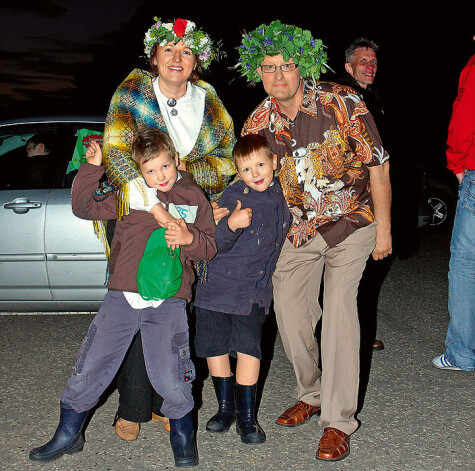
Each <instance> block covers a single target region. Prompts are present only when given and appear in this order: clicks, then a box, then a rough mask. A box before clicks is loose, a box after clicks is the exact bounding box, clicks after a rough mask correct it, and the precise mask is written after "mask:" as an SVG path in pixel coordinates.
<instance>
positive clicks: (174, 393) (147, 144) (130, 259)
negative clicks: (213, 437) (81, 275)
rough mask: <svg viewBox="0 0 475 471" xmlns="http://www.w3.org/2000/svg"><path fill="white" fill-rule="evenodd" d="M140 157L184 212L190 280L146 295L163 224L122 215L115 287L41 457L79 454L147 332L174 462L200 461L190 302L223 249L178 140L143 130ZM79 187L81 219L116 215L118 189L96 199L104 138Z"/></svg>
mask: <svg viewBox="0 0 475 471" xmlns="http://www.w3.org/2000/svg"><path fill="white" fill-rule="evenodd" d="M132 155H133V157H134V160H135V161H136V163H137V166H138V168H139V169H140V171H141V173H142V175H143V176H144V178H145V181H146V183H147V185H148V186H149V187H150V188H156V189H157V190H158V191H157V196H158V198H159V200H160V201H161V202H162V203H163V204H164V205H166V208H167V209H169V210H170V209H174V210H176V211H177V212H178V214H180V215H182V216H183V220H181V221H178V222H176V223H171V224H169V226H168V229H167V230H166V233H165V238H166V240H167V242H168V243H169V244H170V245H172V246H179V247H180V260H181V263H182V266H183V273H182V277H181V278H182V283H181V287H180V288H179V290H178V292H177V293H176V294H175V295H174V296H173V297H172V298H169V299H164V300H152V301H146V300H144V299H143V298H142V297H141V296H140V295H139V294H138V289H137V269H138V266H139V262H140V259H141V257H142V255H143V253H144V250H145V246H146V244H147V241H148V239H149V237H150V235H151V234H152V233H153V232H154V231H155V230H156V229H157V222H156V221H155V219H154V217H153V216H152V215H151V214H150V213H148V212H146V211H137V210H133V209H131V210H130V213H129V214H128V215H127V216H124V218H123V220H121V221H118V222H117V226H116V229H115V232H114V238H113V240H112V244H111V255H110V261H109V271H110V275H109V282H108V289H109V291H108V293H107V294H106V297H105V299H104V303H103V305H102V307H101V309H100V310H99V312H98V313H97V315H96V317H95V318H94V320H93V321H92V324H91V326H90V327H89V331H88V333H87V335H86V337H85V339H84V341H83V343H82V346H81V348H80V350H79V353H78V356H77V361H76V365H75V368H74V372H73V374H72V375H71V376H70V378H69V380H68V382H67V384H66V388H65V390H64V392H63V395H62V398H61V416H60V423H59V426H58V428H57V430H56V433H55V435H54V436H53V438H52V439H51V440H50V441H49V442H48V443H47V444H45V445H43V446H42V447H39V448H35V449H33V450H32V451H31V452H30V459H32V460H34V461H52V460H54V459H56V458H59V457H60V456H62V455H63V454H65V453H67V454H72V453H75V452H79V451H81V450H82V449H83V446H84V432H83V428H84V423H85V421H86V418H87V413H88V411H89V410H91V409H92V408H93V407H94V406H95V405H96V404H97V402H98V400H99V398H100V396H101V394H102V393H103V392H104V391H105V389H106V388H107V387H108V385H109V384H110V383H111V381H112V380H113V378H114V376H115V375H116V373H117V371H118V369H119V367H120V365H121V363H122V361H123V359H124V357H125V354H126V352H127V350H128V348H129V346H130V344H131V342H132V339H133V338H134V335H135V334H136V333H137V332H138V331H139V330H140V332H141V336H142V344H143V350H144V357H145V364H146V367H147V374H148V376H149V379H150V382H151V383H152V385H153V387H154V389H155V390H156V391H157V392H158V393H159V394H160V395H161V396H162V397H163V398H164V402H163V405H162V408H161V409H162V411H163V413H164V414H165V415H166V416H167V417H169V418H170V427H171V433H170V442H171V445H172V449H173V453H174V456H175V465H176V466H179V467H182V466H194V465H197V464H198V453H197V449H196V442H195V436H194V427H193V423H192V419H191V410H192V409H193V405H194V403H193V397H192V394H191V382H192V381H193V379H194V377H195V369H194V365H193V363H192V361H191V359H190V349H189V339H188V322H187V315H186V303H187V301H190V299H191V285H192V283H193V280H194V274H193V268H192V262H193V261H200V260H210V259H211V258H213V256H214V255H215V254H216V243H215V240H214V233H215V224H214V220H213V213H212V210H211V206H210V205H209V203H208V201H207V199H206V197H205V195H204V193H203V192H202V190H201V189H200V187H199V186H198V185H196V183H194V182H193V180H192V178H191V176H190V175H189V174H188V173H187V172H182V171H180V172H179V171H178V170H177V168H178V157H177V154H176V151H175V148H174V146H173V142H172V141H171V139H170V138H169V137H168V136H167V135H166V134H165V133H163V132H161V131H159V130H157V129H151V128H145V129H141V130H139V131H138V132H137V134H136V136H135V138H134V143H133V145H132ZM86 158H87V161H88V162H87V163H84V164H82V165H81V167H80V169H79V172H78V175H77V177H76V180H75V182H74V185H73V189H72V206H73V212H74V214H75V215H76V216H78V217H80V218H83V219H92V220H108V219H114V218H115V217H116V197H115V195H111V196H109V197H108V198H106V199H105V200H101V201H96V200H95V199H94V195H95V190H96V188H97V187H98V183H99V180H100V178H101V177H102V175H103V172H104V169H103V167H102V165H101V163H102V153H101V151H100V148H99V146H97V144H95V143H94V144H93V148H92V149H89V150H88V152H87V154H86Z"/></svg>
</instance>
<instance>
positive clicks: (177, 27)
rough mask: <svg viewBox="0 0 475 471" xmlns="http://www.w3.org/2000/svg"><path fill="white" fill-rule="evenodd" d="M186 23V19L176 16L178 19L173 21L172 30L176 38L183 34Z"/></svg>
mask: <svg viewBox="0 0 475 471" xmlns="http://www.w3.org/2000/svg"><path fill="white" fill-rule="evenodd" d="M187 23H188V21H186V20H182V19H181V18H178V20H176V21H175V24H174V25H173V31H175V34H176V36H177V38H181V37H182V36H184V35H185V31H186V25H187Z"/></svg>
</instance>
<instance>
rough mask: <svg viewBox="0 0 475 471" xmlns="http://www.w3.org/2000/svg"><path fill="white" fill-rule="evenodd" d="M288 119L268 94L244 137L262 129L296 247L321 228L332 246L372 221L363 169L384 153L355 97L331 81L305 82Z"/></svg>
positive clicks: (363, 107) (370, 119)
mask: <svg viewBox="0 0 475 471" xmlns="http://www.w3.org/2000/svg"><path fill="white" fill-rule="evenodd" d="M303 86H304V90H303V92H304V93H303V99H302V103H301V105H300V110H299V112H298V114H297V116H296V117H295V119H294V120H293V121H292V120H291V119H290V118H288V117H287V116H285V115H284V114H283V113H281V112H280V109H279V105H278V103H277V101H276V100H275V98H273V97H267V98H266V99H265V100H264V101H263V102H262V103H261V104H260V105H259V106H258V107H257V108H256V109H255V110H254V111H253V112H252V114H251V115H250V116H249V118H248V119H247V120H246V123H245V124H244V127H243V130H242V134H243V135H245V134H250V133H254V134H261V135H263V136H265V137H266V138H267V140H268V141H269V143H270V145H271V147H272V149H273V151H274V152H275V153H276V154H277V156H278V162H279V166H278V174H279V178H280V182H281V185H282V189H283V192H284V196H285V199H286V201H287V204H288V206H289V209H290V212H291V213H292V215H293V221H292V225H291V227H290V230H289V232H288V238H289V240H290V241H291V242H292V243H293V244H294V246H295V247H299V246H301V245H302V244H305V243H306V242H307V241H308V240H310V239H311V238H313V237H314V236H315V235H316V234H317V233H320V234H321V235H322V237H323V238H324V239H325V241H326V243H327V244H328V245H329V246H330V247H333V246H335V245H337V244H338V243H340V242H342V241H343V240H345V239H346V238H347V237H348V236H349V235H350V234H351V233H353V232H354V231H356V230H357V229H359V228H361V227H364V226H367V225H369V224H371V223H372V222H373V221H374V215H373V203H372V200H371V188H370V182H369V169H368V167H370V166H373V165H382V164H383V163H384V162H386V160H388V158H389V156H388V154H387V152H386V151H385V149H384V148H383V146H382V143H381V138H380V136H379V133H378V130H377V128H376V125H375V123H374V120H373V117H372V116H371V114H370V113H369V112H368V109H367V108H366V105H365V104H364V102H363V101H362V100H361V98H360V96H359V95H358V94H357V93H356V92H355V91H354V90H353V89H352V88H349V87H346V86H342V85H339V84H336V83H330V82H316V84H315V86H314V85H313V83H311V82H309V81H304V84H303Z"/></svg>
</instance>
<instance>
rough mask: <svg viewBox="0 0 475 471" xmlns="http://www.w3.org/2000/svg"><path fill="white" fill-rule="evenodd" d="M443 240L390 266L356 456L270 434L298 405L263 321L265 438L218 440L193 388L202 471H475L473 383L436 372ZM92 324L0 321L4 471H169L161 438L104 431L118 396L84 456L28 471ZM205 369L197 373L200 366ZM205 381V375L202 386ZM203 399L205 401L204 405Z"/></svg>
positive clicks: (305, 435) (287, 432) (57, 318)
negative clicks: (321, 456) (318, 453)
mask: <svg viewBox="0 0 475 471" xmlns="http://www.w3.org/2000/svg"><path fill="white" fill-rule="evenodd" d="M447 268H448V237H447V235H442V236H440V235H430V234H428V235H425V236H424V237H423V242H422V246H421V248H420V250H419V252H418V254H417V256H415V257H413V258H410V259H408V260H404V261H401V260H398V259H396V260H394V262H393V264H392V267H391V270H390V272H389V275H388V277H387V278H386V281H385V283H384V285H383V289H382V292H381V297H380V303H379V314H378V316H379V317H378V318H379V325H378V337H379V338H381V339H382V340H384V342H385V344H386V349H385V350H384V351H382V352H377V353H375V354H374V355H373V359H372V364H371V371H370V375H369V382H368V386H367V389H366V395H365V400H364V405H363V408H362V410H361V412H360V413H359V416H358V417H359V420H360V421H361V427H360V429H359V430H358V431H357V432H356V433H355V434H354V435H353V436H352V439H351V454H350V456H349V457H348V458H346V459H345V460H343V461H341V462H337V463H322V462H320V461H316V460H315V458H314V455H315V450H316V446H317V443H318V440H319V437H320V430H319V427H318V423H317V419H316V418H312V419H311V420H310V422H308V423H307V424H304V425H302V426H300V427H298V428H296V429H288V428H283V427H279V426H277V425H275V424H274V421H275V419H276V417H277V416H278V415H279V414H280V413H281V412H282V411H283V410H284V409H285V408H286V407H288V406H289V405H291V404H292V403H293V399H292V397H291V395H290V392H289V391H290V390H291V389H292V387H293V384H294V379H293V373H292V370H291V367H290V364H289V362H288V361H287V359H286V358H285V355H284V353H283V349H282V344H281V342H280V338H279V336H278V335H277V336H276V337H275V341H274V335H273V334H274V324H273V323H272V319H271V318H270V319H269V323H268V325H267V331H266V332H267V334H266V338H267V339H268V341H267V344H268V345H269V346H270V348H269V350H268V354H269V356H273V358H272V361H271V362H270V370H269V374H268V376H267V378H266V381H265V386H264V390H263V396H262V401H261V406H260V411H259V420H260V423H261V425H262V426H263V428H264V430H265V431H266V433H267V442H266V443H265V444H263V445H260V446H247V445H244V444H242V443H241V441H240V439H239V437H238V436H237V435H236V433H235V431H234V429H231V430H230V431H229V432H228V433H226V434H224V435H222V436H216V435H211V434H209V433H207V432H206V431H205V423H206V420H207V418H209V417H210V416H211V415H212V414H213V413H214V411H215V400H214V394H213V391H212V385H211V380H210V379H209V378H206V379H205V380H204V382H202V387H200V382H199V381H198V382H197V383H196V386H197V393H198V396H202V398H203V403H202V405H200V409H199V430H198V445H199V454H200V465H199V467H198V468H196V469H197V470H198V471H199V470H205V469H206V470H226V471H234V470H236V471H237V470H239V471H241V470H250V471H253V470H270V469H272V470H277V471H280V470H296V471H307V470H312V469H321V470H322V471H323V470H332V471H334V470H375V471H376V470H384V471H396V470H408V471H409V470H410V471H418V470H429V471H432V470H434V471H435V470H463V471H467V470H474V469H475V448H474V445H473V443H474V437H475V400H474V397H475V395H474V385H475V381H474V380H475V375H474V373H467V372H456V371H439V370H436V369H435V368H434V367H433V366H432V365H431V359H432V357H433V356H435V355H436V354H439V353H441V351H442V349H443V342H444V338H445V332H446V328H447V323H448V314H447V311H446V302H447ZM91 319H92V316H91V315H38V314H36V315H3V316H0V332H1V334H0V336H1V346H0V352H1V355H0V358H1V361H0V375H1V376H0V377H1V390H0V391H1V392H0V449H1V462H0V469H2V470H22V471H23V470H30V469H41V470H65V471H66V470H74V471H76V470H79V469H80V470H101V471H102V470H117V471H121V470H134V471H141V470H164V469H174V466H173V464H172V463H173V460H172V453H171V450H170V446H169V442H168V436H167V434H166V433H165V432H164V430H163V429H162V428H161V427H160V426H158V425H156V424H154V423H147V424H144V425H143V426H142V431H141V434H140V437H139V439H138V440H137V441H136V442H132V443H125V442H123V441H121V440H120V439H119V438H118V437H117V436H116V435H115V434H114V431H113V428H112V427H111V423H112V419H113V416H114V413H115V410H116V406H117V393H116V392H113V393H112V394H111V396H110V397H109V398H108V400H107V402H106V403H105V404H104V405H103V406H102V407H101V408H99V409H98V411H97V412H96V414H95V415H94V417H93V418H92V420H91V423H90V425H89V427H88V429H87V432H86V439H87V443H86V445H85V448H84V451H83V452H81V453H79V454H76V455H73V456H65V457H63V458H61V459H60V460H58V461H56V462H53V463H49V464H38V463H33V462H31V461H29V459H28V453H29V450H30V449H31V448H32V447H33V446H38V445H41V444H43V443H44V442H45V441H46V440H48V439H49V438H50V437H51V435H52V433H53V432H54V430H55V427H56V425H57V419H58V409H59V398H60V395H61V392H62V389H63V387H64V383H65V380H66V378H67V376H68V375H69V373H70V371H71V366H72V365H73V364H74V360H75V353H76V351H77V349H78V348H79V346H80V343H81V339H82V337H83V336H84V335H85V333H86V330H87V326H88V324H89V322H90V320H91ZM198 366H200V365H198ZM205 374H206V373H205V372H203V373H202V376H205ZM201 393H202V394H201Z"/></svg>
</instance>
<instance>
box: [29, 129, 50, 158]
mask: <svg viewBox="0 0 475 471" xmlns="http://www.w3.org/2000/svg"><path fill="white" fill-rule="evenodd" d="M50 140H51V137H50V136H49V134H46V133H38V134H35V135H34V136H31V137H30V138H29V139H28V141H26V155H27V157H36V156H40V155H49V152H50V145H49V141H50Z"/></svg>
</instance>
